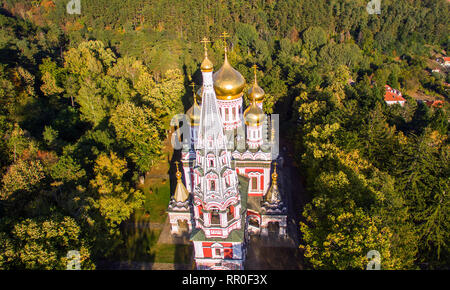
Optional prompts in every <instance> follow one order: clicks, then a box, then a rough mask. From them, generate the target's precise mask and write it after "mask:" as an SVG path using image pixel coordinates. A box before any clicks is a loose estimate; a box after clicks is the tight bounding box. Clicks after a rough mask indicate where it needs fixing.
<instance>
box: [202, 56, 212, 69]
mask: <svg viewBox="0 0 450 290" xmlns="http://www.w3.org/2000/svg"><path fill="white" fill-rule="evenodd" d="M213 68H214V65H213V63H212V62H211V61H210V60H209V58H208V55H205V59H204V60H203V61H202V64H201V65H200V69H201V70H202V71H203V72H210V71H213Z"/></svg>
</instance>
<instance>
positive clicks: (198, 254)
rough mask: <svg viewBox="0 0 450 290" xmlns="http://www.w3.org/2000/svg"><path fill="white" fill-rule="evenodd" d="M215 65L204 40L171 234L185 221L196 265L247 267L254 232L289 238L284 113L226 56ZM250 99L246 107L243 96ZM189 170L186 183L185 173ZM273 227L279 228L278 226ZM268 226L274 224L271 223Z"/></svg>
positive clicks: (203, 267) (172, 206)
mask: <svg viewBox="0 0 450 290" xmlns="http://www.w3.org/2000/svg"><path fill="white" fill-rule="evenodd" d="M221 37H222V38H223V40H224V62H223V65H222V67H220V68H219V69H218V70H217V71H215V72H214V65H213V63H212V62H211V60H210V59H209V58H208V53H207V47H206V43H207V42H209V41H208V40H207V39H204V40H202V43H203V44H204V49H205V56H204V59H203V61H202V63H201V66H200V69H201V72H202V78H203V84H202V86H201V88H200V89H199V90H198V91H197V93H196V94H194V103H193V105H192V107H191V108H190V109H189V110H188V111H187V112H186V118H187V120H188V123H189V128H190V130H189V133H190V134H189V135H190V136H189V138H188V142H185V143H184V144H183V148H182V150H181V160H180V161H181V165H182V166H181V168H182V169H181V170H180V169H179V167H178V162H177V174H176V175H177V185H176V188H175V191H174V194H173V196H172V198H171V201H170V203H169V207H168V210H167V212H168V216H169V221H170V225H171V233H172V235H181V234H182V228H183V227H182V224H185V225H187V226H186V227H185V228H187V231H188V232H189V234H190V240H191V241H192V243H193V246H194V259H195V264H196V268H197V269H199V270H206V269H211V270H212V269H227V270H242V269H244V267H245V259H246V252H247V247H248V246H249V236H250V235H255V236H259V237H264V238H269V231H270V233H271V235H270V237H273V236H275V237H277V238H284V237H286V234H287V233H286V227H287V205H286V198H285V194H284V193H283V191H282V184H279V183H280V181H279V180H278V175H279V174H281V173H280V172H278V170H277V166H276V164H277V163H276V162H275V161H276V159H277V157H278V130H277V129H276V128H277V125H278V124H277V123H276V122H278V119H277V118H274V117H271V116H268V115H265V114H264V112H263V102H264V95H265V93H264V90H263V89H262V88H261V87H260V86H259V85H258V81H257V77H256V65H255V66H254V67H253V68H254V70H255V76H254V80H253V81H252V84H251V85H250V86H249V89H248V91H247V92H245V88H246V87H247V86H246V80H245V79H244V77H243V76H242V75H241V73H239V72H238V71H237V70H236V69H234V68H233V67H232V66H231V64H230V63H229V61H228V57H227V42H226V38H227V37H228V34H227V33H225V32H224V33H223V34H222V36H221ZM244 97H247V98H248V100H249V103H250V105H249V106H248V107H247V108H245V110H244V104H243V98H244ZM183 175H184V182H183V179H182V176H183ZM274 228H275V230H274ZM269 229H270V230H269Z"/></svg>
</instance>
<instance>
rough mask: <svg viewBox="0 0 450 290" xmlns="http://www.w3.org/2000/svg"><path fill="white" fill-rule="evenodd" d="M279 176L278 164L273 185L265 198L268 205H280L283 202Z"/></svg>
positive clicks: (273, 176)
mask: <svg viewBox="0 0 450 290" xmlns="http://www.w3.org/2000/svg"><path fill="white" fill-rule="evenodd" d="M277 180H278V174H277V163H276V162H275V163H274V169H273V173H272V185H271V186H270V188H269V190H268V191H267V194H266V196H265V200H266V201H267V202H268V203H272V204H274V203H278V202H280V201H281V195H280V191H279V190H278V181H277Z"/></svg>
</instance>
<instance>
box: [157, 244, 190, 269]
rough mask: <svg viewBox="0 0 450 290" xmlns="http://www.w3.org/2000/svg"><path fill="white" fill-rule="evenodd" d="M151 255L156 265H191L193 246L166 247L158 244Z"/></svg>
mask: <svg viewBox="0 0 450 290" xmlns="http://www.w3.org/2000/svg"><path fill="white" fill-rule="evenodd" d="M151 253H152V255H153V257H154V262H155V263H175V264H189V263H191V260H190V258H191V255H192V245H165V244H158V245H155V247H153V248H152V250H151Z"/></svg>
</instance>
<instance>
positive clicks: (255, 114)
mask: <svg viewBox="0 0 450 290" xmlns="http://www.w3.org/2000/svg"><path fill="white" fill-rule="evenodd" d="M265 116H266V115H265V114H264V112H263V110H262V109H261V108H260V107H258V105H256V100H255V98H252V103H251V105H250V106H249V107H248V108H247V109H246V110H245V112H244V121H245V124H246V125H247V126H259V125H261V124H262V122H263V120H264V117H265Z"/></svg>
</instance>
